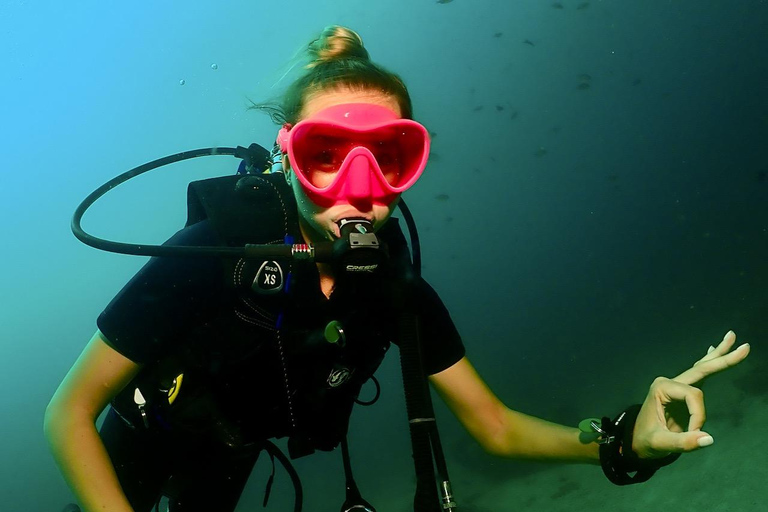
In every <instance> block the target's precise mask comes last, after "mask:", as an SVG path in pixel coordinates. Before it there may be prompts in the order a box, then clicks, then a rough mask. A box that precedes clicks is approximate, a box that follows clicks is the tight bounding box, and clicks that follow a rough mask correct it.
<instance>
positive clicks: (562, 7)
mask: <svg viewBox="0 0 768 512" xmlns="http://www.w3.org/2000/svg"><path fill="white" fill-rule="evenodd" d="M552 8H553V9H565V7H564V6H563V4H561V3H560V2H555V3H553V4H552Z"/></svg>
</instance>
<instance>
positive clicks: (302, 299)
mask: <svg viewBox="0 0 768 512" xmlns="http://www.w3.org/2000/svg"><path fill="white" fill-rule="evenodd" d="M308 53H309V56H310V58H311V62H310V64H309V65H308V66H307V67H306V70H305V72H304V73H303V74H302V76H301V77H299V78H298V79H297V80H296V81H295V82H294V83H293V84H292V85H291V86H290V87H289V89H288V90H287V92H286V94H285V96H284V98H283V100H282V103H281V105H280V107H279V108H272V107H266V106H260V107H259V108H262V109H264V110H267V111H269V112H270V113H271V114H272V117H273V119H276V120H278V121H279V122H280V124H281V125H282V128H281V129H280V132H279V135H278V137H277V142H278V145H279V149H280V155H282V167H283V169H282V172H274V173H272V174H270V175H265V176H264V178H263V179H262V178H259V179H260V180H261V181H259V182H258V183H259V184H258V185H257V186H256V185H254V186H252V187H250V188H248V190H246V191H245V193H243V194H240V195H237V196H234V195H233V196H231V197H230V196H226V194H225V200H223V201H220V202H219V203H218V206H217V204H214V203H215V201H213V199H211V198H213V197H214V195H215V194H214V192H215V193H217V194H218V193H223V192H221V190H219V189H217V191H214V188H210V191H211V195H210V196H208V195H206V196H204V197H203V199H204V202H206V204H207V206H206V207H207V208H208V215H207V217H206V218H205V219H203V220H200V221H199V222H194V223H192V224H189V223H188V225H187V226H186V227H185V228H184V229H183V230H181V231H179V232H178V233H177V234H176V235H174V237H172V239H171V240H170V241H169V243H172V244H176V245H198V246H199V245H210V246H216V245H221V244H241V245H242V243H243V241H245V242H253V243H263V244H267V243H273V242H274V243H282V241H283V239H284V238H287V237H295V239H296V240H300V241H303V242H305V243H306V244H307V245H311V244H315V243H319V242H324V241H329V240H331V241H332V240H336V239H338V238H339V236H340V235H341V231H342V230H343V229H345V228H344V226H345V225H346V223H349V222H353V223H355V227H354V229H358V230H360V231H361V232H365V226H372V229H373V231H374V232H375V233H377V234H381V237H382V239H383V240H385V241H386V242H387V243H388V244H389V246H390V249H391V252H392V253H393V254H397V253H398V251H397V248H398V247H401V248H402V247H403V246H404V245H405V244H404V239H403V237H402V233H401V232H400V230H399V228H398V227H397V225H396V221H395V220H393V219H391V220H390V221H389V222H388V219H389V218H390V214H391V213H392V210H393V208H394V207H395V205H396V204H397V202H398V199H399V197H400V194H401V193H402V192H403V191H404V190H406V189H407V188H408V187H410V186H411V185H413V183H414V182H415V181H416V180H417V179H418V177H419V175H420V174H421V172H422V171H423V169H424V167H425V166H426V162H427V157H428V153H429V134H428V132H427V130H426V129H425V128H424V127H423V126H422V125H420V124H419V123H417V122H415V121H413V120H412V110H411V99H410V97H409V94H408V91H407V89H406V87H405V85H404V84H403V82H402V80H401V79H400V78H399V77H398V76H397V75H395V74H392V73H390V72H388V71H386V70H385V69H383V68H382V67H381V66H378V65H376V64H374V63H373V62H372V61H371V60H370V58H369V55H368V52H367V50H366V49H365V48H364V47H363V43H362V40H361V38H360V36H359V35H358V34H357V33H355V32H354V31H352V30H350V29H347V28H344V27H340V26H330V27H326V29H325V30H324V31H323V33H322V35H321V36H320V37H319V38H317V39H315V40H313V41H312V42H311V43H310V44H309V46H308ZM217 183H218V182H217ZM241 192H242V191H241ZM262 193H268V194H271V196H270V197H274V198H276V199H275V200H274V201H272V202H271V203H270V204H271V205H272V206H271V207H270V209H269V211H265V210H266V208H263V209H259V208H260V206H259V205H260V204H261V203H258V202H254V201H251V200H250V199H249V197H251V196H250V195H249V194H256V196H258V195H259V194H262ZM258 197H261V196H258ZM265 204H266V203H265ZM248 219H251V221H249V220H248ZM249 222H250V223H249ZM256 231H258V233H259V234H258V236H255V235H253V232H256ZM254 237H255V238H257V240H252V239H251V238H254ZM400 252H402V251H400ZM393 259H394V260H397V258H394V257H393ZM398 261H401V260H397V261H395V262H394V263H393V264H392V265H391V268H390V269H389V270H387V271H386V272H388V273H385V274H384V275H383V277H382V276H379V277H375V276H374V277H366V278H365V280H364V281H363V282H362V284H361V283H360V282H352V281H351V280H350V281H347V280H345V279H344V278H342V277H341V275H340V274H339V269H338V268H335V267H333V266H332V265H329V264H326V263H318V264H312V265H308V266H306V267H298V266H297V267H296V268H290V269H284V268H282V267H280V266H279V264H277V263H275V262H263V264H262V265H261V266H260V267H259V268H258V269H256V274H255V275H256V278H255V281H251V280H248V281H247V282H246V283H245V286H244V287H243V286H237V285H239V284H242V281H243V278H242V275H243V273H244V272H245V271H246V270H247V269H246V267H247V266H248V265H247V264H246V263H244V262H243V261H237V262H231V264H229V263H226V262H225V263H224V264H222V261H221V259H216V258H205V257H203V258H180V257H178V258H177V257H158V258H152V259H151V260H150V261H149V262H148V263H147V264H146V265H145V267H144V268H142V269H141V270H140V271H139V272H138V273H137V275H136V276H135V277H134V278H133V279H132V280H131V281H130V282H129V283H128V284H127V285H126V286H125V287H124V288H123V289H122V290H121V291H120V292H119V293H118V294H117V296H115V298H114V299H113V300H112V301H111V302H110V304H109V305H108V306H107V307H106V309H105V310H104V312H103V313H102V314H101V315H100V316H99V318H98V321H97V325H98V330H97V331H96V333H95V334H94V336H93V337H92V339H91V340H90V342H89V343H88V344H87V346H86V348H85V349H84V351H83V353H82V354H81V355H80V357H79V358H78V360H77V361H76V362H75V364H74V365H73V366H72V368H71V370H70V371H69V373H68V374H67V376H66V377H65V379H64V380H63V382H62V383H61V385H60V386H59V388H58V390H57V391H56V393H55V394H54V396H53V398H52V399H51V401H50V404H49V406H48V408H47V410H46V414H45V434H46V437H47V439H48V442H49V444H50V447H51V450H52V452H53V454H54V457H55V459H56V462H57V464H58V465H59V467H60V468H61V471H62V473H63V475H64V477H65V479H66V481H67V482H68V484H69V486H70V487H71V489H72V491H73V492H74V494H75V496H76V498H77V500H78V502H79V503H80V505H81V506H82V508H83V509H84V510H85V511H86V512H96V511H104V510H108V511H110V512H147V511H149V510H151V509H152V507H153V506H154V505H155V504H156V503H157V502H158V500H159V499H160V496H161V495H166V496H169V497H170V498H171V499H170V506H169V508H170V510H171V511H174V512H212V511H216V512H229V511H233V510H234V509H235V507H236V505H237V502H238V500H239V498H240V495H241V492H242V491H243V488H244V486H245V483H246V481H247V479H248V477H249V475H250V473H251V470H252V468H253V465H254V464H255V462H256V460H257V457H258V455H259V453H260V452H261V451H262V450H263V449H264V447H265V441H267V440H269V439H272V438H283V437H288V438H289V451H290V452H291V456H292V457H297V456H302V455H306V454H309V453H311V452H312V451H314V450H317V449H319V450H331V449H334V448H335V447H337V446H338V445H339V444H340V443H342V442H343V438H344V436H345V435H346V431H347V426H348V420H349V415H350V414H351V410H352V406H353V404H354V402H355V400H356V399H357V396H358V393H359V391H360V388H361V386H362V385H363V384H364V383H365V382H367V381H368V380H369V379H370V378H372V377H373V374H374V372H375V370H376V368H377V367H378V366H379V364H380V362H381V360H382V359H383V357H384V354H385V352H386V350H387V348H388V347H389V344H390V342H397V341H398V340H396V339H394V337H395V334H394V331H393V327H392V324H393V323H394V322H393V321H392V311H393V304H392V302H393V301H392V300H391V295H390V294H388V293H387V291H386V290H387V285H388V283H389V282H390V281H391V280H392V279H394V277H396V276H395V273H397V272H398V271H399V270H398V269H399V268H401V266H402V265H407V264H408V262H405V263H402V264H401V263H398ZM393 276H394V277H393ZM281 282H284V284H285V286H284V287H283V288H282V290H283V292H281V293H272V292H273V291H274V289H275V287H274V286H275V285H276V284H280V283H281ZM413 293H414V295H415V298H414V300H413V304H415V308H416V313H417V316H418V319H419V325H420V332H421V338H420V343H421V353H422V354H421V355H422V365H423V370H424V373H425V374H426V375H428V379H429V382H430V383H431V385H432V386H433V387H434V388H435V389H436V390H437V392H438V394H439V396H440V397H441V398H442V399H443V400H444V401H445V402H446V403H447V405H448V406H449V408H450V409H451V411H453V413H454V414H455V415H456V416H457V418H458V419H459V421H460V422H461V423H462V424H463V426H464V427H465V428H466V430H467V431H468V432H469V434H470V435H472V437H474V438H475V439H476V440H477V442H478V443H479V444H480V445H481V446H482V447H483V448H484V449H485V450H486V451H487V452H489V453H491V454H494V455H497V456H499V457H507V458H517V459H532V460H559V461H569V462H582V463H587V464H598V465H601V466H602V468H603V471H604V473H605V474H606V476H607V477H608V478H609V479H610V480H611V481H613V482H614V483H616V484H619V485H623V484H627V483H637V482H639V481H643V480H647V479H648V478H650V475H652V474H653V472H654V471H655V470H656V469H658V468H659V467H661V466H664V465H666V464H668V463H669V462H671V460H673V459H674V458H675V457H676V454H680V453H683V452H690V451H695V450H698V449H701V448H702V447H705V446H709V445H711V444H712V443H713V439H712V437H711V436H709V435H708V434H707V433H706V432H704V431H702V430H701V429H702V426H703V424H704V421H705V408H704V400H703V394H702V392H701V390H700V389H698V388H697V387H695V385H696V384H697V383H699V382H701V381H702V380H703V379H704V378H705V377H707V376H709V375H712V374H714V373H717V372H720V371H722V370H724V369H726V368H729V367H731V366H734V365H736V364H738V363H739V362H741V361H742V360H744V358H746V357H747V355H748V353H749V345H747V344H744V345H741V346H740V347H738V348H737V349H735V350H731V349H732V347H733V346H734V343H735V339H736V336H735V334H734V333H733V332H730V331H729V332H728V333H727V334H726V335H725V337H724V338H723V340H722V341H721V342H720V343H719V345H718V346H717V347H710V350H709V351H708V352H707V354H706V355H705V356H704V357H703V358H701V359H700V360H698V361H697V362H696V363H695V364H694V365H693V367H691V368H690V369H688V370H687V371H685V372H683V373H681V374H680V375H678V376H676V377H674V378H663V377H659V378H657V379H655V380H654V381H653V383H652V384H651V386H650V390H649V392H648V394H647V396H646V397H645V400H644V402H643V404H642V405H639V404H638V405H635V406H632V407H629V408H628V409H627V410H626V411H624V412H622V413H621V414H619V415H618V416H617V417H616V419H615V420H613V421H611V420H609V419H608V418H607V417H604V418H603V420H604V421H603V422H602V423H600V422H598V421H595V420H593V421H591V422H589V423H588V426H589V427H591V428H592V432H591V435H585V431H584V430H583V429H582V430H580V429H579V428H572V427H567V426H561V425H557V424H553V423H550V422H547V421H545V420H542V419H538V418H535V417H532V416H529V415H526V414H523V413H522V412H518V411H514V410H511V409H509V408H508V407H506V406H505V405H504V404H503V403H502V402H501V401H500V400H499V399H498V398H497V397H496V396H494V394H493V393H492V392H491V390H490V389H489V388H488V386H486V384H485V383H484V382H483V380H482V379H481V378H480V376H479V375H478V374H477V372H476V371H475V370H474V368H473V367H472V365H471V364H470V362H469V360H468V359H467V357H466V355H465V349H464V346H463V344H462V341H461V338H460V337H459V335H458V333H457V331H456V329H455V327H454V324H453V322H452V321H451V318H450V316H449V314H448V312H447V311H446V309H445V307H444V306H443V304H442V302H441V301H440V299H439V298H438V296H437V294H436V293H435V292H434V290H432V288H431V287H430V286H429V285H428V284H427V283H426V282H424V281H423V279H419V280H418V281H417V284H416V286H415V287H414V289H413ZM329 328H331V331H333V332H332V333H331V335H330V336H329V334H328V330H329ZM109 404H111V407H110V410H109V411H108V413H107V415H106V418H105V420H104V423H103V425H102V427H101V429H100V430H98V431H97V429H96V425H95V423H96V420H97V418H98V417H99V416H100V414H101V413H102V411H103V410H104V409H105V408H106V407H107V405H109ZM681 405H682V407H681ZM343 446H344V445H343ZM635 472H637V473H636V474H637V475H643V478H635V477H633V476H632V475H631V474H632V473H635Z"/></svg>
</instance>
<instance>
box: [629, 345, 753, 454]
mask: <svg viewBox="0 0 768 512" xmlns="http://www.w3.org/2000/svg"><path fill="white" fill-rule="evenodd" d="M735 342H736V334H734V332H733V331H728V333H727V334H726V335H725V337H724V338H723V341H721V342H720V344H719V345H718V346H717V348H714V347H710V349H709V352H707V355H705V356H704V357H703V358H701V359H699V360H698V361H696V363H695V364H694V365H693V366H692V367H691V368H690V369H688V370H686V371H684V372H683V373H681V374H680V375H678V376H677V377H675V378H674V379H667V378H665V377H658V378H657V379H656V380H654V381H653V384H651V389H650V391H649V392H648V396H647V397H646V398H645V402H644V403H643V406H642V408H641V409H640V413H639V414H638V416H637V422H636V423H635V430H634V433H633V434H634V435H633V440H632V451H634V452H635V453H636V454H637V455H638V457H640V458H641V459H657V458H661V457H665V456H667V455H669V454H670V453H683V452H691V451H695V450H699V449H701V448H704V447H706V446H709V445H711V444H712V443H713V442H714V441H713V439H712V437H711V436H710V435H709V434H707V433H706V432H704V431H702V430H701V428H702V426H704V421H705V420H706V412H705V409H704V393H703V391H701V389H699V388H697V387H694V385H695V384H697V383H701V381H703V380H704V378H706V377H708V376H709V375H713V374H715V373H718V372H721V371H723V370H725V369H727V368H730V367H732V366H736V365H737V364H739V363H740V362H742V361H743V360H744V359H745V358H746V357H747V355H749V344H747V343H745V344H743V345H741V346H740V347H738V348H737V349H736V350H734V351H730V350H731V347H733V344H734V343H735Z"/></svg>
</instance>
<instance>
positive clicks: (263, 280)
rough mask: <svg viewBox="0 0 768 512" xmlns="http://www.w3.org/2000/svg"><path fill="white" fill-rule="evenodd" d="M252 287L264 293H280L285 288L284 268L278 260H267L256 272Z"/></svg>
mask: <svg viewBox="0 0 768 512" xmlns="http://www.w3.org/2000/svg"><path fill="white" fill-rule="evenodd" d="M251 288H252V289H253V291H255V292H257V293H261V294H264V295H269V294H272V293H278V292H279V291H281V290H282V289H283V268H282V267H281V266H280V265H279V264H278V263H277V262H276V261H265V262H264V263H262V264H261V267H259V270H258V272H256V278H255V279H254V280H253V284H252V285H251Z"/></svg>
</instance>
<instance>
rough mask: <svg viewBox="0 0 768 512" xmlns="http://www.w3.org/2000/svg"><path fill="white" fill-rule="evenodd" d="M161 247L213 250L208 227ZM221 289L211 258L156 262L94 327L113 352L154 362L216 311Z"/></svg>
mask: <svg viewBox="0 0 768 512" xmlns="http://www.w3.org/2000/svg"><path fill="white" fill-rule="evenodd" d="M164 245H188V246H192V245H204V246H212V245H217V242H216V239H215V235H214V233H213V230H212V229H211V228H210V226H209V224H208V222H207V221H203V222H199V223H197V224H194V225H192V226H189V227H187V228H184V229H183V230H181V231H179V232H178V233H176V234H175V235H174V236H173V237H172V238H171V239H170V240H168V241H167V242H166V243H165V244H164ZM222 287H223V279H222V266H221V263H220V261H219V260H218V259H217V258H214V257H197V256H190V257H167V256H165V257H157V258H151V259H150V260H149V261H148V262H147V264H146V265H144V267H143V268H142V269H141V270H140V271H139V272H138V273H137V274H136V275H135V276H134V277H133V278H132V279H131V280H130V281H129V282H128V283H127V284H126V285H125V286H124V287H123V289H122V290H121V291H120V292H119V293H118V294H117V295H116V296H115V298H114V299H112V301H111V302H110V303H109V305H108V306H107V307H106V309H104V311H103V312H102V313H101V315H99V318H98V320H97V322H96V323H97V325H98V328H99V330H100V331H101V332H102V334H103V335H104V337H105V341H106V342H107V344H109V345H110V346H111V347H112V348H114V349H115V350H117V351H118V352H120V353H121V354H122V355H124V356H125V357H127V358H128V359H130V360H132V361H134V362H136V363H146V362H149V361H153V360H157V359H159V358H161V357H162V356H163V355H165V354H167V353H168V352H170V351H171V350H172V349H173V348H174V347H175V346H176V344H178V343H179V342H180V341H181V340H183V339H184V335H185V333H186V332H188V330H189V329H192V328H194V326H195V325H200V322H205V319H206V318H207V317H208V316H209V315H210V314H211V313H212V311H213V310H214V309H215V308H216V304H217V301H216V297H220V293H221V290H222Z"/></svg>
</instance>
